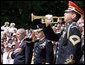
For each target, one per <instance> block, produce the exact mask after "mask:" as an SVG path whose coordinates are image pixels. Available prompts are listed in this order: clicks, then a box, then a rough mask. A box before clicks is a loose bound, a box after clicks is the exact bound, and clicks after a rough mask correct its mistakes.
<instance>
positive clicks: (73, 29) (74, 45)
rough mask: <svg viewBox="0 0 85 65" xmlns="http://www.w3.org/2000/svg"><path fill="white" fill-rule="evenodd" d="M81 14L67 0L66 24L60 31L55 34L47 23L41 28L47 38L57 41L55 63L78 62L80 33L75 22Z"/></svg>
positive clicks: (79, 56) (79, 10) (76, 7)
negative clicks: (57, 47)
mask: <svg viewBox="0 0 85 65" xmlns="http://www.w3.org/2000/svg"><path fill="white" fill-rule="evenodd" d="M81 15H84V12H83V11H82V10H81V9H80V8H79V7H78V6H76V4H74V3H73V2H72V1H69V8H68V9H67V10H65V13H64V20H65V22H66V24H67V25H66V27H65V28H64V29H63V30H62V31H61V33H59V34H55V33H54V32H53V30H52V28H51V27H50V25H49V23H46V27H44V28H43V29H44V34H45V36H46V38H47V39H49V40H52V41H59V49H58V56H57V59H56V60H57V64H79V61H80V58H81V33H80V30H79V27H78V26H77V24H76V22H77V21H78V20H79V18H80V16H81ZM48 22H49V21H48Z"/></svg>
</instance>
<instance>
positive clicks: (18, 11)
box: [1, 1, 84, 29]
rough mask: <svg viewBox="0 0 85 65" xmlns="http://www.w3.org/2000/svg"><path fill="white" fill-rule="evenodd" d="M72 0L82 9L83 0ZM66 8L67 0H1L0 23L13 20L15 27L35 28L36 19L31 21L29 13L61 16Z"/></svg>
mask: <svg viewBox="0 0 85 65" xmlns="http://www.w3.org/2000/svg"><path fill="white" fill-rule="evenodd" d="M73 2H74V3H76V4H77V5H78V6H79V7H81V9H83V10H84V1H73ZM67 8H68V1H1V25H3V24H4V22H5V21H9V22H10V23H11V22H15V23H16V27H17V28H26V29H27V28H35V26H36V25H37V24H38V21H37V20H36V21H35V22H34V23H31V13H34V14H35V15H37V16H45V15H46V14H52V15H53V16H63V14H64V10H65V9H67Z"/></svg>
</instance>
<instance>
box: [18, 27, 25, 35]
mask: <svg viewBox="0 0 85 65" xmlns="http://www.w3.org/2000/svg"><path fill="white" fill-rule="evenodd" d="M17 31H20V33H21V34H26V30H25V29H23V28H20V29H18V30H17Z"/></svg>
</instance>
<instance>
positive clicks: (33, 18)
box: [31, 13, 64, 24]
mask: <svg viewBox="0 0 85 65" xmlns="http://www.w3.org/2000/svg"><path fill="white" fill-rule="evenodd" d="M35 19H41V20H42V21H41V23H54V24H55V23H58V22H59V19H64V17H57V16H53V17H52V21H51V22H44V21H45V19H48V18H47V17H45V16H35V15H34V14H33V13H31V21H33V20H35ZM54 19H57V21H56V22H53V20H54Z"/></svg>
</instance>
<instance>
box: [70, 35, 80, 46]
mask: <svg viewBox="0 0 85 65" xmlns="http://www.w3.org/2000/svg"><path fill="white" fill-rule="evenodd" d="M69 40H70V41H71V43H72V44H73V45H76V44H77V43H79V42H80V41H81V39H80V37H79V36H77V35H72V36H70V37H69Z"/></svg>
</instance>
